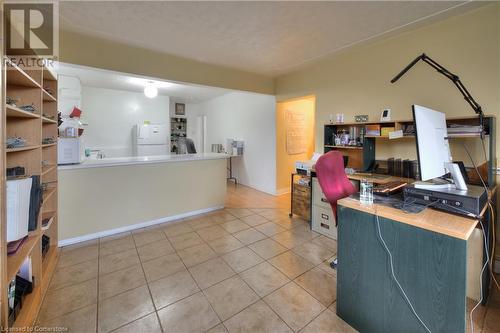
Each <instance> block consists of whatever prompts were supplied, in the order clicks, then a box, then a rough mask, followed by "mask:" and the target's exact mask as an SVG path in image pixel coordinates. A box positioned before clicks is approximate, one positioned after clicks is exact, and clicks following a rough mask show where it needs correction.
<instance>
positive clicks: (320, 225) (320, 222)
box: [311, 206, 337, 239]
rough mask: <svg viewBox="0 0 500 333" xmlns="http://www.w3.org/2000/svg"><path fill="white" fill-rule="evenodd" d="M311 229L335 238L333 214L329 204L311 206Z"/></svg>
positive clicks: (335, 230)
mask: <svg viewBox="0 0 500 333" xmlns="http://www.w3.org/2000/svg"><path fill="white" fill-rule="evenodd" d="M311 229H312V230H313V231H316V232H318V233H320V234H322V235H325V236H327V237H330V238H332V239H337V227H336V226H335V216H334V215H333V211H332V208H331V207H330V206H328V208H323V207H319V206H313V219H312V223H311Z"/></svg>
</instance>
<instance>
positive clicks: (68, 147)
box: [57, 138, 85, 165]
mask: <svg viewBox="0 0 500 333" xmlns="http://www.w3.org/2000/svg"><path fill="white" fill-rule="evenodd" d="M84 159H85V147H84V145H83V140H82V139H81V138H58V140H57V164H59V165H61V164H79V163H82V162H83V161H84Z"/></svg>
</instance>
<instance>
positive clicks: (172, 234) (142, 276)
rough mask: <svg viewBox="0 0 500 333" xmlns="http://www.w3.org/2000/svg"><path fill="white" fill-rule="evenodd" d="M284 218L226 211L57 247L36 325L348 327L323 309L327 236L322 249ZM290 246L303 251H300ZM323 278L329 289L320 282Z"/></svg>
mask: <svg viewBox="0 0 500 333" xmlns="http://www.w3.org/2000/svg"><path fill="white" fill-rule="evenodd" d="M287 214H288V212H287V211H286V210H285V209H275V208H269V209H263V208H258V209H251V208H229V209H225V210H222V211H217V212H213V213H210V214H205V215H201V216H196V217H193V218H189V219H185V220H182V221H178V222H175V223H169V224H164V225H158V226H156V227H152V228H145V229H141V230H137V231H133V232H131V233H123V234H120V235H115V236H112V237H106V238H102V239H100V240H96V241H90V242H87V243H81V244H77V245H75V246H69V247H65V248H63V249H62V251H61V260H60V263H59V265H58V268H57V271H56V273H55V275H54V278H53V280H52V283H51V285H50V290H49V292H48V294H47V297H46V300H45V303H44V305H43V307H42V309H43V310H42V312H41V313H40V315H39V319H38V325H41V326H66V327H70V328H71V332H90V331H97V332H110V331H115V330H116V331H117V332H142V331H144V332H145V331H147V332H161V331H162V330H163V331H164V332H205V331H209V330H213V331H214V332H216V331H220V332H226V331H229V332H245V331H246V332H264V331H267V332H291V331H298V330H300V329H303V328H305V327H306V326H308V325H314V327H321V325H325V324H324V322H328V323H330V322H332V323H334V325H337V327H339V328H342V331H339V332H347V331H348V326H347V325H346V324H345V323H343V322H342V320H340V319H339V318H338V317H337V316H336V315H335V313H334V312H333V311H332V309H334V308H331V309H328V307H330V306H332V305H333V304H334V302H335V300H336V294H335V285H336V281H335V274H334V272H333V271H332V272H329V273H326V272H325V269H329V268H321V267H320V266H321V265H323V266H325V267H328V263H327V262H326V260H327V259H329V258H331V257H332V256H334V255H335V253H336V246H335V242H330V243H328V245H329V246H326V245H323V244H322V242H321V241H319V240H320V235H318V234H316V233H313V232H312V231H309V230H308V228H307V224H306V222H305V221H302V220H300V219H294V220H290V219H289V218H288V216H287ZM283 219H287V220H288V221H287V222H286V223H275V222H279V221H280V220H283ZM272 221H273V222H272ZM283 233H286V234H285V235H284V236H282V237H280V234H283ZM293 235H297V238H294V236H293ZM299 235H300V236H299ZM270 237H274V238H270ZM316 239H318V241H317V242H315V240H316ZM299 240H301V241H299ZM323 242H324V241H323ZM294 247H304V248H305V249H307V251H305V252H304V253H305V256H306V257H302V256H301V255H300V252H297V253H294V252H293V250H294ZM80 255H81V256H82V258H79V257H80ZM320 279H322V283H320V284H318V283H317V282H318V281H319V280H320ZM324 281H330V283H328V284H329V285H331V286H332V288H324V287H323V288H322V287H321V286H324V285H325V283H324ZM320 315H321V316H320Z"/></svg>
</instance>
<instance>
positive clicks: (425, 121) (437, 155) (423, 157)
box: [412, 105, 467, 190]
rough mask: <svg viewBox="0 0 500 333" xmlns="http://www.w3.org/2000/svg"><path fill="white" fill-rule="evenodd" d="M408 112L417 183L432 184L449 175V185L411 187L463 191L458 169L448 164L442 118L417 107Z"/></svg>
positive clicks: (435, 112)
mask: <svg viewBox="0 0 500 333" xmlns="http://www.w3.org/2000/svg"><path fill="white" fill-rule="evenodd" d="M412 110H413V120H414V122H415V135H416V142H417V155H418V165H419V172H420V178H421V180H423V181H429V180H435V179H436V178H439V177H442V176H444V175H446V174H447V173H451V176H452V178H453V184H442V183H441V184H439V183H436V182H434V183H416V184H415V186H416V187H419V188H428V189H433V188H444V187H448V188H450V187H454V188H456V189H458V190H467V185H466V183H465V180H464V178H463V176H462V173H461V171H460V167H459V166H458V165H457V164H454V163H453V162H452V161H453V159H452V157H451V152H450V145H449V143H448V130H447V127H446V116H445V114H444V113H442V112H438V111H434V110H432V109H429V108H426V107H423V106H419V105H412Z"/></svg>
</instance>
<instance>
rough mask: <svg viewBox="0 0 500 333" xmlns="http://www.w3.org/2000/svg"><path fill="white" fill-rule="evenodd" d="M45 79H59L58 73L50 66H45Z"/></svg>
mask: <svg viewBox="0 0 500 333" xmlns="http://www.w3.org/2000/svg"><path fill="white" fill-rule="evenodd" d="M43 80H44V81H57V78H56V74H55V73H53V72H52V70H51V69H50V68H47V67H46V66H44V67H43Z"/></svg>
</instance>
